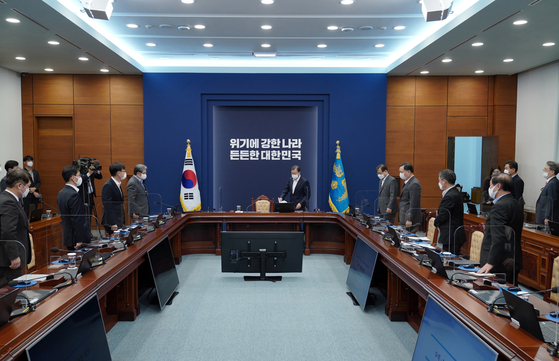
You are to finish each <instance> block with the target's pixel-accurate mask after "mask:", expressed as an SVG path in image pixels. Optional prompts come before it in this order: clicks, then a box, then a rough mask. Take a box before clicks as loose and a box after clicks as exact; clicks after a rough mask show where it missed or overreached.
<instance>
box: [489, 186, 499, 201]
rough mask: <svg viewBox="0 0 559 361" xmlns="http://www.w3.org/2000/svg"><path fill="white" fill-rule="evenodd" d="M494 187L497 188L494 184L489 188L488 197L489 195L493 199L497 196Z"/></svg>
mask: <svg viewBox="0 0 559 361" xmlns="http://www.w3.org/2000/svg"><path fill="white" fill-rule="evenodd" d="M495 188H497V186H496V185H495V186H493V187H491V188H489V197H491V198H493V199H495V198H497V190H496V189H495Z"/></svg>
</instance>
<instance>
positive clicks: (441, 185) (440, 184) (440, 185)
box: [439, 182, 443, 191]
mask: <svg viewBox="0 0 559 361" xmlns="http://www.w3.org/2000/svg"><path fill="white" fill-rule="evenodd" d="M439 188H440V189H441V191H442V190H443V184H442V183H441V182H439Z"/></svg>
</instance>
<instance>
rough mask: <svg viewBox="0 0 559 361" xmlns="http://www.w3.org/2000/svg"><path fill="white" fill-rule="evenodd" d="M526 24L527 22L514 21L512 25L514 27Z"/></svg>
mask: <svg viewBox="0 0 559 361" xmlns="http://www.w3.org/2000/svg"><path fill="white" fill-rule="evenodd" d="M526 23H528V21H526V20H516V21H515V22H514V23H513V24H514V25H524V24H526Z"/></svg>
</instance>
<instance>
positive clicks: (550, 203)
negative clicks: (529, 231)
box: [536, 160, 559, 224]
mask: <svg viewBox="0 0 559 361" xmlns="http://www.w3.org/2000/svg"><path fill="white" fill-rule="evenodd" d="M558 173H559V164H558V163H557V162H554V161H551V160H550V161H549V162H547V163H546V164H545V167H544V168H543V177H544V178H545V179H546V182H545V186H544V187H543V188H542V192H541V193H540V196H539V197H538V200H537V201H536V223H537V224H547V223H548V222H549V221H553V222H559V179H557V174H558Z"/></svg>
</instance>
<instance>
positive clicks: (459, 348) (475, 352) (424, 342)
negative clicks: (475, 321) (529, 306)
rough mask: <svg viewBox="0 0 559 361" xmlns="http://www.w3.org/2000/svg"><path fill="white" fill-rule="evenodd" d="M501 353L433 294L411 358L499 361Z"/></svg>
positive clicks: (413, 360) (424, 314)
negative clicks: (457, 317)
mask: <svg viewBox="0 0 559 361" xmlns="http://www.w3.org/2000/svg"><path fill="white" fill-rule="evenodd" d="M498 356H499V354H498V353H497V352H496V351H495V350H493V349H492V348H491V347H489V345H487V344H486V343H485V342H484V341H483V340H482V339H480V338H479V337H478V336H477V335H476V334H475V333H473V332H472V331H471V330H470V329H469V328H467V327H466V326H465V325H464V324H463V323H462V322H460V321H458V319H456V318H455V317H454V316H453V315H452V314H450V312H448V311H447V310H446V309H445V308H443V307H442V306H441V305H440V304H439V303H438V302H437V301H435V300H434V299H432V298H431V297H430V296H429V298H428V299H427V305H426V306H425V312H424V313H423V319H422V320H421V327H420V329H419V335H418V336H417V342H416V344H415V351H414V353H413V358H412V361H425V360H456V361H472V360H480V361H481V360H483V361H496V360H497V357H498Z"/></svg>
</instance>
